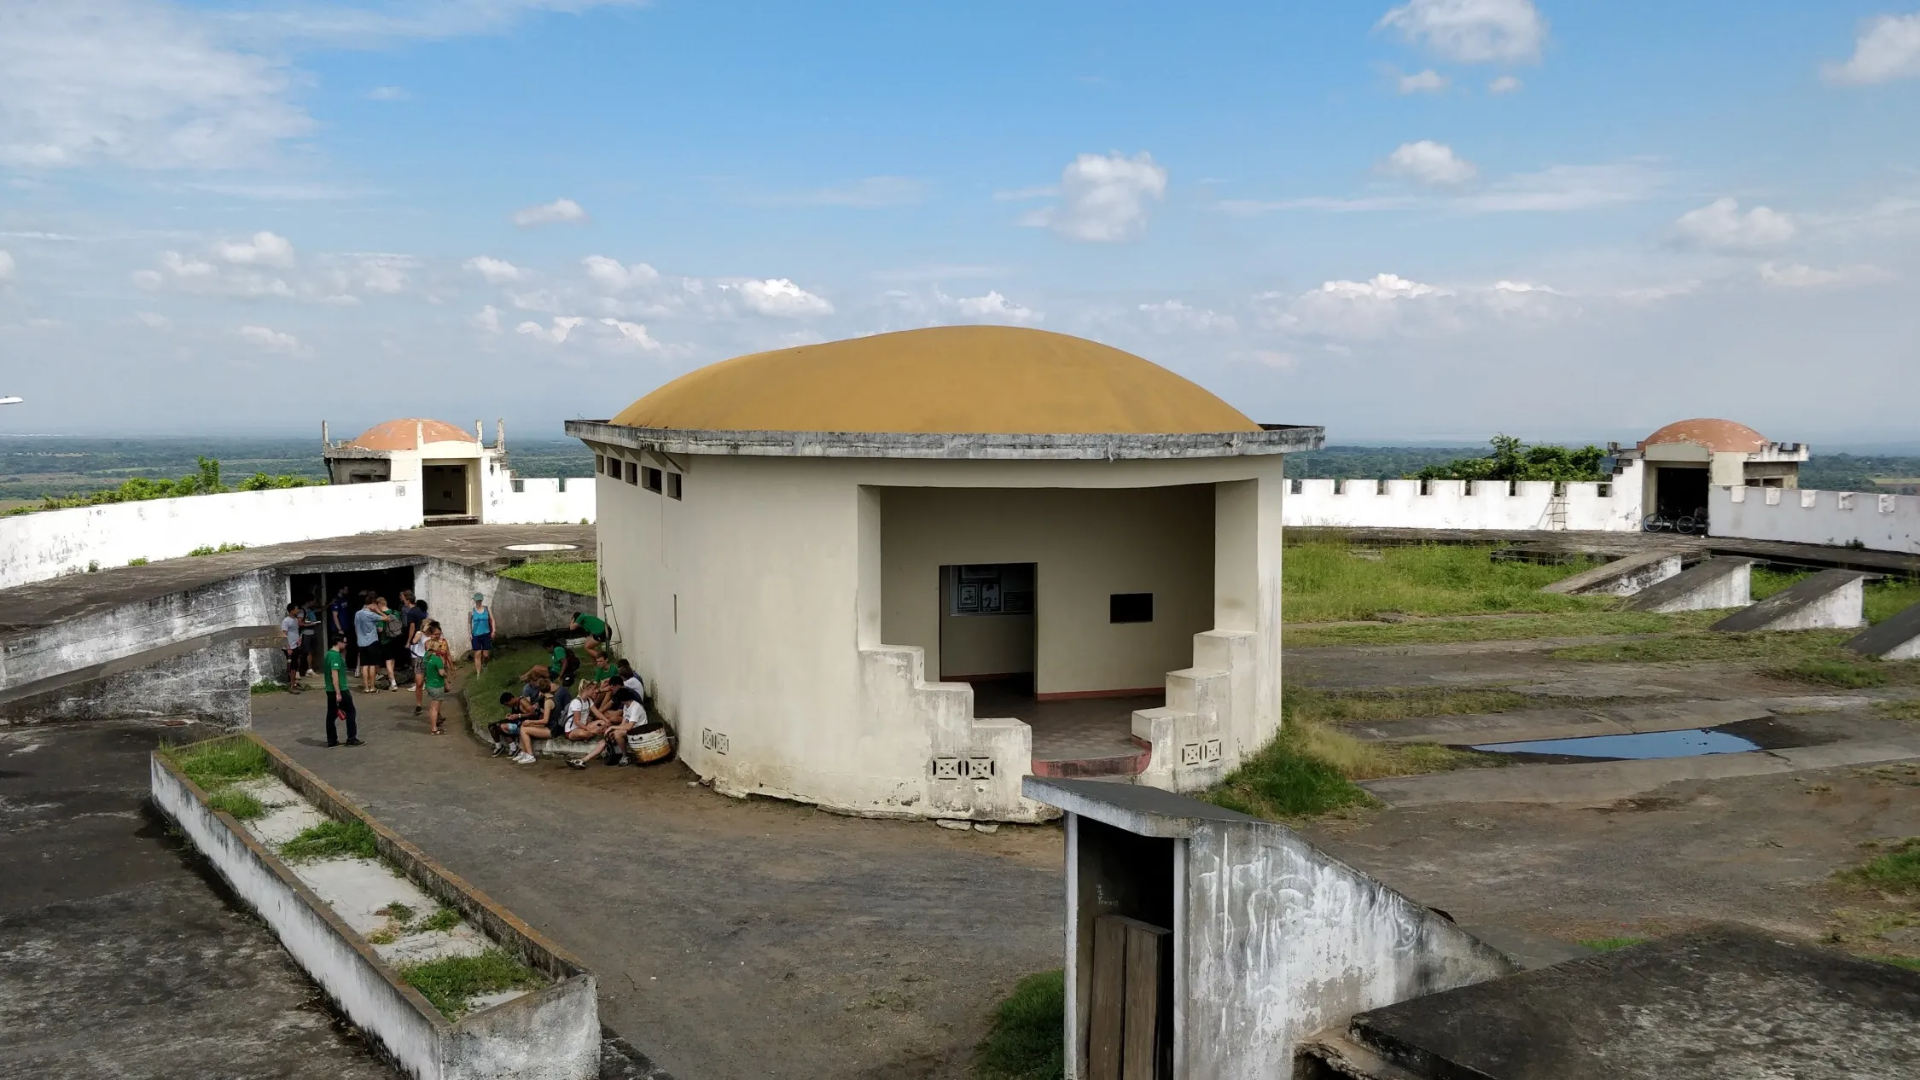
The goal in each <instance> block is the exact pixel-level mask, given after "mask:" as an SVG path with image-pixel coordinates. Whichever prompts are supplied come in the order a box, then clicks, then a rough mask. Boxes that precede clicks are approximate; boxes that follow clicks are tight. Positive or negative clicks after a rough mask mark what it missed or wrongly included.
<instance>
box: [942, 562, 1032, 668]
mask: <svg viewBox="0 0 1920 1080" xmlns="http://www.w3.org/2000/svg"><path fill="white" fill-rule="evenodd" d="M1035 569H1036V568H1035V566H1034V564H1033V563H984V564H974V565H965V566H942V567H941V568H940V679H941V681H942V682H966V683H982V682H997V683H1008V684H1010V685H1009V686H1008V689H1017V690H1018V691H1019V692H1020V693H1023V694H1031V693H1033V674H1034V672H1035V671H1036V670H1038V668H1039V664H1038V659H1039V644H1038V642H1039V635H1038V633H1037V632H1036V630H1037V628H1036V625H1035V619H1036V615H1035V614H1034V611H1035V606H1036V605H1035V603H1034V600H1035V590H1034V586H1035V578H1036V573H1035Z"/></svg>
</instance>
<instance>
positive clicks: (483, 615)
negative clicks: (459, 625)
mask: <svg viewBox="0 0 1920 1080" xmlns="http://www.w3.org/2000/svg"><path fill="white" fill-rule="evenodd" d="M467 618H469V619H471V620H473V675H474V678H476V679H477V678H479V677H480V673H481V672H483V671H485V670H486V669H487V660H488V658H489V657H491V656H492V655H493V609H491V608H489V607H487V597H486V594H484V593H474V594H473V610H472V611H470V612H468V613H467Z"/></svg>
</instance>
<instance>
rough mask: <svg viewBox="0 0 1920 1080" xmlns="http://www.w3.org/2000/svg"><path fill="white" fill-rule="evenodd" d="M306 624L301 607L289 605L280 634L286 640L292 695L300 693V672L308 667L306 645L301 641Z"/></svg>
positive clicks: (288, 674) (288, 686)
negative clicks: (301, 634)
mask: <svg viewBox="0 0 1920 1080" xmlns="http://www.w3.org/2000/svg"><path fill="white" fill-rule="evenodd" d="M305 624H306V619H305V618H304V617H303V616H302V615H301V614H300V605H299V604H288V605H287V614H286V617H285V618H283V619H281V620H280V633H281V635H282V636H284V637H285V638H286V641H285V642H284V644H285V645H286V654H287V692H288V693H291V694H297V693H299V692H300V671H301V669H302V668H305V667H306V666H307V661H306V657H305V656H303V655H302V653H303V652H304V651H305V648H306V643H305V642H303V641H302V640H301V639H300V631H301V628H302V627H303V626H304V625H305Z"/></svg>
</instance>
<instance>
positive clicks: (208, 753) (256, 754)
mask: <svg viewBox="0 0 1920 1080" xmlns="http://www.w3.org/2000/svg"><path fill="white" fill-rule="evenodd" d="M161 753H162V754H164V755H166V758H167V760H169V761H171V762H173V764H174V767H175V768H177V769H179V770H180V771H181V772H183V773H185V774H186V776H187V779H189V780H191V781H193V782H194V783H195V784H197V785H199V787H200V789H201V790H202V791H206V792H214V791H217V790H218V789H220V788H223V787H225V786H227V785H228V784H231V783H233V782H234V781H236V780H251V779H253V778H254V777H257V776H266V775H268V774H270V773H271V772H272V771H273V769H272V768H271V767H270V766H269V764H268V761H269V758H268V757H267V748H266V747H264V746H261V745H260V744H259V743H257V742H254V741H253V740H252V739H242V738H226V739H209V740H207V741H206V742H197V743H191V744H189V745H187V746H179V747H170V748H168V749H166V750H162V751H161Z"/></svg>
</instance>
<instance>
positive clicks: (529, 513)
mask: <svg viewBox="0 0 1920 1080" xmlns="http://www.w3.org/2000/svg"><path fill="white" fill-rule="evenodd" d="M487 481H488V482H487V484H486V492H485V494H484V498H485V509H484V510H483V511H482V517H481V520H482V521H484V522H485V523H487V524H488V525H539V524H546V523H552V524H559V525H572V524H576V523H583V522H584V523H591V522H593V521H594V520H595V518H596V516H597V515H596V513H595V507H594V488H595V484H594V480H593V477H591V476H577V477H574V478H572V479H570V480H555V479H526V480H519V481H514V480H512V479H511V478H507V477H502V478H500V479H499V480H498V481H496V480H495V479H494V478H493V477H492V476H489V477H488V478H487ZM516 482H517V483H518V484H519V485H520V490H519V491H515V490H513V485H514V484H515V483H516Z"/></svg>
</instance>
